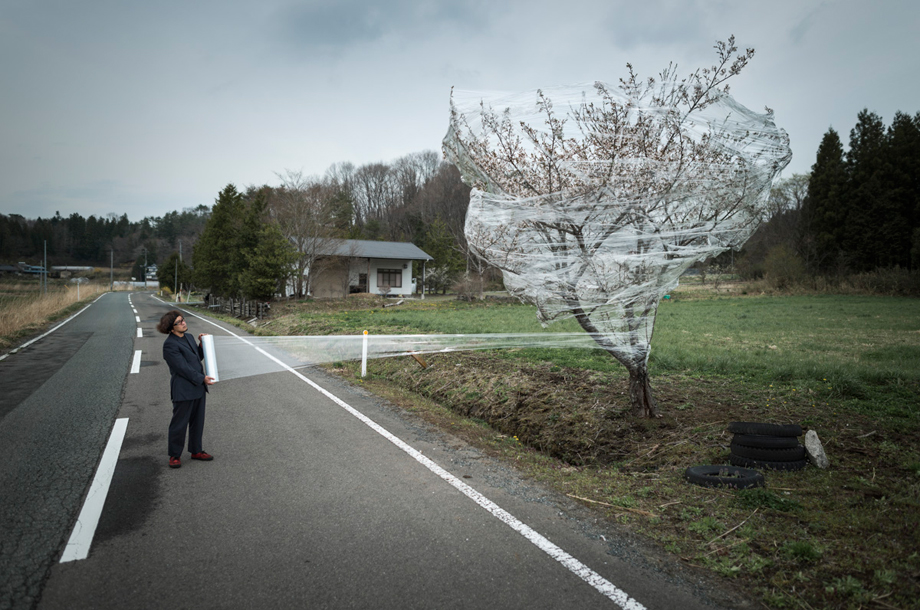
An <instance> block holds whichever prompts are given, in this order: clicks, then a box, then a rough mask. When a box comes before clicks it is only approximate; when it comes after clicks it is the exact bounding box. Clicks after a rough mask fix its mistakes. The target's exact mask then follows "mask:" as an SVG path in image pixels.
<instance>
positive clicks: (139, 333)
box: [137, 328, 144, 339]
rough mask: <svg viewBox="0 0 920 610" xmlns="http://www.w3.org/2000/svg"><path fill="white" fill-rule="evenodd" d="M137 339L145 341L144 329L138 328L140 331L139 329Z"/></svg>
mask: <svg viewBox="0 0 920 610" xmlns="http://www.w3.org/2000/svg"><path fill="white" fill-rule="evenodd" d="M137 338H138V339H143V338H144V329H143V328H138V329H137Z"/></svg>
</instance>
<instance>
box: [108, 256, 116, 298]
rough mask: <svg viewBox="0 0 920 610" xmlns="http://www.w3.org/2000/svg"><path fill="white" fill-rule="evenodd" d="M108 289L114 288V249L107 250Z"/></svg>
mask: <svg viewBox="0 0 920 610" xmlns="http://www.w3.org/2000/svg"><path fill="white" fill-rule="evenodd" d="M109 290H115V249H114V248H113V249H110V250H109Z"/></svg>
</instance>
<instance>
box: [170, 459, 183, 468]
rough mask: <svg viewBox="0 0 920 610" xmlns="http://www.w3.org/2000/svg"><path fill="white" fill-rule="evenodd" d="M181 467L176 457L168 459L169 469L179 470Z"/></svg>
mask: <svg viewBox="0 0 920 610" xmlns="http://www.w3.org/2000/svg"><path fill="white" fill-rule="evenodd" d="M180 466H182V462H181V461H180V460H179V458H177V457H171V458H169V467H170V468H179V467H180Z"/></svg>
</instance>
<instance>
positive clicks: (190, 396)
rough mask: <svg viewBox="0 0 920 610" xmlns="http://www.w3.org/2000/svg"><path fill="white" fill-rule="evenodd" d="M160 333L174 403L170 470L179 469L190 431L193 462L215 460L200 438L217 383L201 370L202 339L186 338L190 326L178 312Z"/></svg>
mask: <svg viewBox="0 0 920 610" xmlns="http://www.w3.org/2000/svg"><path fill="white" fill-rule="evenodd" d="M157 330H158V331H160V332H161V333H163V334H164V335H166V341H165V342H164V343H163V359H164V360H165V361H166V364H168V365H169V374H170V379H169V397H170V399H171V400H172V403H173V415H172V421H170V422H169V467H170V468H179V467H180V466H182V461H181V460H180V459H179V458H180V456H181V455H182V446H183V445H185V431H186V429H188V450H189V453H191V454H192V459H193V460H213V459H214V457H213V456H211V455H208V454H207V453H205V452H204V449H202V447H201V437H202V434H203V432H204V405H205V396H206V395H207V393H208V386H209V385H211V384H213V383H214V378H213V377H207V376H205V374H204V371H203V369H202V367H201V360H202V358H204V349H203V348H202V347H201V337H203V336H204V333H202V334H200V335H198V343H197V344H196V343H195V340H194V339H193V338H192V337H191V336H189V335H187V334H186V333H187V332H188V324H186V322H185V318H184V317H183V316H182V313H181V312H179V311H176V310H175V309H174V310H172V311H169V312H167V313H166V314H164V315H163V317H162V318H160V322H159V324H157Z"/></svg>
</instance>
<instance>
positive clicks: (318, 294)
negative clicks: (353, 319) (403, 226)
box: [311, 239, 434, 299]
mask: <svg viewBox="0 0 920 610" xmlns="http://www.w3.org/2000/svg"><path fill="white" fill-rule="evenodd" d="M318 254H319V256H317V259H316V262H315V263H314V265H313V269H312V273H313V277H312V279H311V284H312V293H313V296H314V297H315V298H319V299H323V298H327V299H328V298H341V297H344V296H346V295H347V294H349V293H355V292H369V293H371V294H382V295H410V294H413V293H414V292H415V288H416V285H415V280H414V279H413V278H412V263H413V261H421V263H422V282H423V283H424V278H425V264H426V263H427V262H428V261H431V260H434V259H433V258H432V257H431V256H429V255H428V254H426V253H425V252H424V251H422V250H421V249H420V248H419V247H418V246H416V245H415V244H411V243H408V242H393V241H367V240H361V239H334V240H327V241H325V242H324V243H323V245H322V246H320V247H319V253H318Z"/></svg>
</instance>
